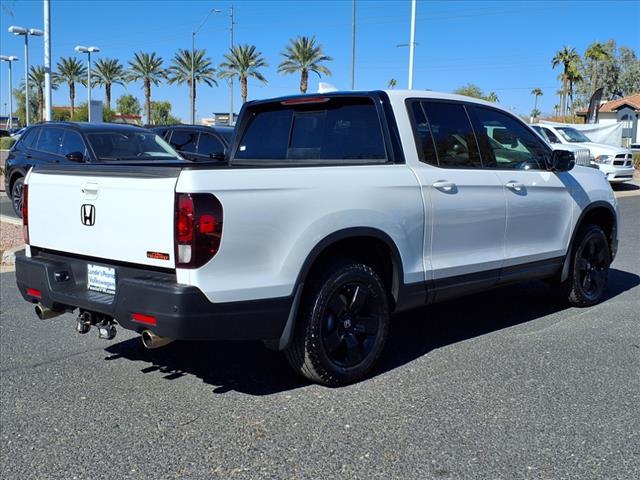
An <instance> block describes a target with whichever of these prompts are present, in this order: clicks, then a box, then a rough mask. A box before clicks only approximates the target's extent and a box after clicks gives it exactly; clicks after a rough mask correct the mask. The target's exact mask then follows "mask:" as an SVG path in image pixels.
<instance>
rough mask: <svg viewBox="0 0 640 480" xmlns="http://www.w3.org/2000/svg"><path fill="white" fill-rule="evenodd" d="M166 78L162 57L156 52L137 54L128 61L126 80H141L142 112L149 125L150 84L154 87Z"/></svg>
mask: <svg viewBox="0 0 640 480" xmlns="http://www.w3.org/2000/svg"><path fill="white" fill-rule="evenodd" d="M166 78H167V72H166V70H165V69H164V68H162V57H159V56H158V55H156V52H151V53H145V52H139V53H135V54H134V55H133V60H129V71H128V74H127V79H128V80H129V81H131V82H137V81H139V80H142V83H143V86H144V103H145V104H144V110H145V115H146V117H147V123H151V84H153V85H154V86H156V87H157V86H158V85H160V83H161V82H162V81H163V80H164V79H166Z"/></svg>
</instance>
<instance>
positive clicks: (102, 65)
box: [92, 58, 126, 108]
mask: <svg viewBox="0 0 640 480" xmlns="http://www.w3.org/2000/svg"><path fill="white" fill-rule="evenodd" d="M95 79H96V80H95V82H96V85H104V98H105V103H106V104H107V108H111V86H112V85H113V84H114V83H115V84H118V85H124V82H125V80H126V72H125V69H124V67H123V66H122V64H120V61H119V60H118V59H116V58H104V59H103V58H101V59H100V60H98V61H97V62H96V66H95ZM92 83H93V82H92Z"/></svg>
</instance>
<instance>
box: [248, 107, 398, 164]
mask: <svg viewBox="0 0 640 480" xmlns="http://www.w3.org/2000/svg"><path fill="white" fill-rule="evenodd" d="M252 115H253V118H252V119H251V121H250V123H249V125H248V126H247V128H246V130H245V132H244V134H243V137H242V139H241V140H240V142H239V147H238V150H237V152H236V154H235V158H236V159H241V160H243V159H247V160H280V161H296V162H305V161H320V162H322V161H333V162H335V161H341V160H343V161H349V160H351V161H354V160H364V161H374V162H384V161H386V158H387V155H386V150H385V144H384V140H383V135H382V128H381V125H380V120H379V117H378V112H377V110H376V107H375V105H374V104H373V101H372V100H371V99H370V98H331V99H330V100H328V101H326V102H323V103H321V104H320V105H317V104H301V105H296V106H295V107H289V108H287V107H286V106H284V107H283V108H280V107H276V108H275V109H273V110H264V111H257V112H253V114H252Z"/></svg>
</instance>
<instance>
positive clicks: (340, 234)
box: [267, 227, 404, 350]
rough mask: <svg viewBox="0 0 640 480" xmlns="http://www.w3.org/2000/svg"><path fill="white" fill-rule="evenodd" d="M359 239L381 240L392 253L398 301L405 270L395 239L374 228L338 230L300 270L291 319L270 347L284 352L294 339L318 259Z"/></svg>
mask: <svg viewBox="0 0 640 480" xmlns="http://www.w3.org/2000/svg"><path fill="white" fill-rule="evenodd" d="M357 237H371V238H375V239H376V240H380V241H382V242H384V243H385V244H386V245H387V247H388V248H389V251H390V252H391V263H392V268H393V272H392V285H391V294H392V295H393V296H394V298H395V299H396V300H397V299H398V296H399V294H400V290H401V289H402V287H403V286H404V269H403V265H402V257H401V256H400V251H399V250H398V247H397V246H396V244H395V242H394V241H393V239H392V238H391V237H390V236H389V235H388V234H387V233H385V232H383V231H382V230H379V229H377V228H372V227H349V228H345V229H342V230H337V231H335V232H333V233H331V234H329V235H327V236H326V237H324V238H323V239H322V240H320V241H319V242H318V243H317V244H316V245H315V246H314V247H313V248H312V249H311V251H310V252H309V254H308V255H307V258H306V259H305V261H304V262H303V264H302V267H301V268H300V272H299V273H298V277H297V279H296V283H295V285H294V287H293V293H292V296H293V302H292V304H291V310H290V312H289V317H288V319H287V323H286V325H285V327H284V330H283V331H282V335H281V336H280V339H279V341H278V342H277V345H275V344H273V343H271V344H267V346H268V347H270V348H273V349H277V350H284V349H286V348H287V347H288V346H289V343H290V342H291V338H292V337H293V331H294V328H295V323H296V317H297V312H298V307H299V305H300V300H301V297H302V290H303V289H304V284H305V281H306V279H307V276H308V275H309V272H310V270H311V267H312V266H313V264H314V263H315V261H316V260H317V259H318V257H319V256H320V255H321V254H322V253H323V252H324V251H325V250H326V249H327V248H329V247H330V246H331V245H333V244H335V243H336V242H339V241H341V240H345V239H348V238H357Z"/></svg>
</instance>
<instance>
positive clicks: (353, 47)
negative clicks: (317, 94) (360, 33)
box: [351, 0, 356, 90]
mask: <svg viewBox="0 0 640 480" xmlns="http://www.w3.org/2000/svg"><path fill="white" fill-rule="evenodd" d="M355 85H356V0H352V2H351V90H355Z"/></svg>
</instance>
